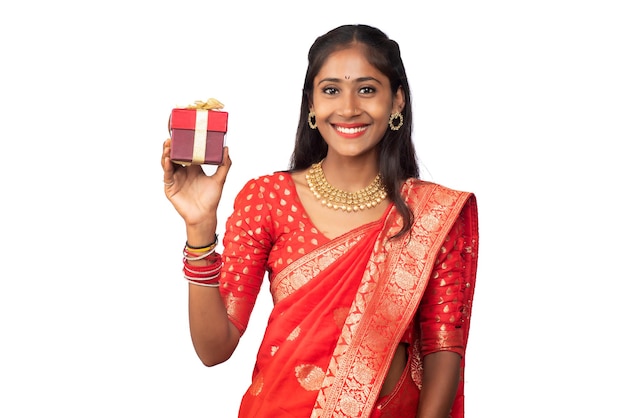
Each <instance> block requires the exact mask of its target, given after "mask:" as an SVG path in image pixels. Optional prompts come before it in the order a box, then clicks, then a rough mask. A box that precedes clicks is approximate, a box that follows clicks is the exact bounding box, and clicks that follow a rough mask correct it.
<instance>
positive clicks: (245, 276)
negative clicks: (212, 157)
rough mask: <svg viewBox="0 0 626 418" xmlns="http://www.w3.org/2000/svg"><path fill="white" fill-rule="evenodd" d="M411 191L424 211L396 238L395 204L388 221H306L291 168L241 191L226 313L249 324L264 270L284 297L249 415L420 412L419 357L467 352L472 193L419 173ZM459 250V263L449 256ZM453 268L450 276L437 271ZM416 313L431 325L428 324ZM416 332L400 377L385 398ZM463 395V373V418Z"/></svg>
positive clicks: (228, 250)
mask: <svg viewBox="0 0 626 418" xmlns="http://www.w3.org/2000/svg"><path fill="white" fill-rule="evenodd" d="M403 194H404V196H405V197H406V200H407V202H408V203H409V206H410V207H411V208H412V210H413V211H414V213H415V223H414V225H413V227H412V228H411V233H410V234H405V235H404V236H402V237H400V238H398V239H390V237H392V236H393V235H394V234H395V233H397V232H398V230H399V229H400V227H401V224H402V220H401V218H400V216H399V215H398V214H397V212H396V210H395V208H394V207H393V206H390V207H389V209H388V210H387V211H386V213H385V216H384V217H383V218H382V219H380V220H379V221H377V222H373V223H370V224H367V225H364V226H362V227H360V228H357V229H355V230H353V231H350V232H348V233H346V234H344V235H343V236H341V237H338V238H336V239H333V240H328V239H327V238H326V237H324V236H323V235H322V234H320V233H319V232H318V231H317V230H316V228H315V226H314V225H312V224H311V222H310V221H309V220H308V217H307V216H306V213H305V212H304V210H303V209H302V207H301V205H300V203H299V201H298V199H297V194H296V192H295V186H294V185H293V182H292V180H291V177H290V176H289V175H288V174H286V173H277V174H274V175H272V176H266V177H262V178H260V179H256V180H253V181H251V182H249V183H248V184H247V185H246V187H244V189H243V190H242V192H241V193H240V194H239V195H238V197H237V199H236V202H235V212H234V214H233V216H232V217H231V218H230V219H229V221H228V223H227V230H226V234H225V237H224V243H225V248H224V254H223V255H224V260H225V269H224V272H223V275H222V288H221V291H222V294H223V297H224V300H225V302H226V304H227V308H228V312H229V316H230V318H231V320H232V321H233V323H234V324H235V325H236V326H237V327H238V328H239V330H240V331H241V332H242V333H243V332H244V330H245V327H246V326H247V323H248V319H249V316H250V313H251V311H252V306H253V304H254V301H255V299H256V295H257V294H258V291H259V288H260V284H261V280H262V278H263V276H264V274H265V271H266V270H267V271H268V272H269V278H270V290H271V292H272V296H273V299H274V303H275V306H274V310H273V311H272V313H271V315H270V318H269V321H268V327H267V330H266V334H265V336H264V338H263V341H262V343H261V346H260V348H259V353H258V356H257V362H256V365H255V369H254V371H253V375H252V383H251V385H250V387H249V389H248V391H247V392H246V393H245V395H244V397H243V400H242V403H241V408H240V415H239V416H240V417H273V418H275V417H383V416H411V414H413V416H414V414H415V406H416V405H417V397H418V396H419V385H420V383H421V374H420V373H421V370H420V366H421V358H422V356H423V355H424V354H428V352H434V351H437V350H452V351H456V352H459V353H460V354H461V355H463V353H464V347H465V344H466V342H467V332H468V330H469V318H470V313H471V299H472V294H473V287H474V286H473V285H474V279H475V272H476V254H477V244H478V234H477V232H478V231H477V217H476V203H475V199H474V197H473V195H472V194H470V193H464V192H458V191H454V190H450V189H446V188H443V187H441V186H438V185H435V184H431V183H425V182H421V181H418V180H409V181H407V183H406V184H405V187H404V189H403ZM460 219H462V220H463V222H457V221H458V220H460ZM455 225H456V226H455ZM453 226H455V228H453ZM454 230H456V232H458V233H457V234H456V235H454V238H453V239H452V240H451V241H452V242H451V244H450V245H448V246H446V245H445V243H446V238H448V237H449V236H450V233H451V231H454ZM448 239H449V238H448ZM455 248H456V249H457V250H458V251H457V253H458V254H461V252H463V253H464V255H463V257H464V258H463V261H462V262H460V261H459V260H457V259H454V258H452V259H451V258H449V256H450V255H451V254H450V255H447V256H444V255H445V254H444V253H445V252H447V251H451V250H453V249H455ZM442 254H444V255H442ZM442 260H443V261H442ZM454 260H456V261H454ZM446 261H452V264H455V265H456V267H457V268H456V271H457V272H458V274H454V275H452V274H451V271H453V270H455V268H454V266H446ZM435 267H437V271H436V272H435V273H434V272H433V270H435ZM446 269H447V270H446ZM444 271H447V273H446V274H447V276H446V278H444V277H441V278H438V277H436V275H437V274H439V273H440V272H441V273H443V272H444ZM431 278H432V279H431ZM444 282H446V285H445V286H444V284H443V283H444ZM448 282H451V284H450V285H449V283H448ZM429 283H430V284H431V285H429ZM450 286H452V287H450ZM431 288H432V289H431ZM427 289H431V290H429V291H427ZM446 293H448V295H446ZM422 299H424V301H425V307H421V306H420V301H422ZM448 299H450V300H448ZM429 300H430V301H432V302H431V303H427V302H428V301H429ZM422 311H423V312H422ZM416 315H418V316H419V317H420V318H421V317H422V315H423V317H424V318H429V322H428V324H426V325H424V324H422V326H421V327H420V326H419V325H420V324H421V320H420V321H414V318H416ZM442 319H443V323H442V322H441V321H442ZM414 324H417V325H418V326H416V327H415V328H414V327H413V325H414ZM407 330H409V331H407ZM407 335H410V336H411V341H410V342H411V343H412V347H411V349H410V353H411V358H410V359H409V364H408V365H407V369H406V371H405V374H404V375H403V379H402V380H401V383H400V384H398V388H397V390H396V392H395V393H394V394H392V395H391V396H389V397H385V398H380V397H379V392H380V389H381V387H382V384H383V382H384V380H385V377H386V375H387V370H388V368H389V365H390V363H391V359H392V357H393V354H394V353H395V350H396V347H397V346H398V344H399V343H400V342H401V341H403V338H406V336H407ZM402 383H404V384H402ZM394 395H395V396H394ZM462 396H463V387H462V383H461V384H460V385H459V392H458V395H457V400H456V401H455V405H454V408H453V412H452V416H453V417H454V418H460V417H462V416H463V398H462ZM407 397H410V398H411V402H406V401H407V399H406V398H407ZM407 409H411V410H410V411H409V410H407ZM398 414H400V415H398Z"/></svg>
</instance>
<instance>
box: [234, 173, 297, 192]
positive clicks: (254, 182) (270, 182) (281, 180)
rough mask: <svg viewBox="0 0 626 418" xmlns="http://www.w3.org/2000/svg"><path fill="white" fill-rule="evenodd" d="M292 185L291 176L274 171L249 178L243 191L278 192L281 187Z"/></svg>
mask: <svg viewBox="0 0 626 418" xmlns="http://www.w3.org/2000/svg"><path fill="white" fill-rule="evenodd" d="M292 184H293V182H292V180H291V174H290V173H289V172H288V171H275V172H273V173H269V174H263V175H261V176H257V177H254V178H251V179H250V180H248V181H247V182H246V184H245V185H244V187H243V189H244V190H245V189H258V190H261V191H265V190H268V187H269V189H270V190H271V189H274V190H279V189H280V188H283V187H291V185H292Z"/></svg>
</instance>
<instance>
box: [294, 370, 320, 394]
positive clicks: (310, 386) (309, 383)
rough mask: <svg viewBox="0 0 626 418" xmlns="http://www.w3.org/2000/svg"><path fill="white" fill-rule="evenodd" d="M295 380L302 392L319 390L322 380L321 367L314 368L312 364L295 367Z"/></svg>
mask: <svg viewBox="0 0 626 418" xmlns="http://www.w3.org/2000/svg"><path fill="white" fill-rule="evenodd" d="M295 373H296V379H297V380H298V383H300V386H302V387H303V388H304V390H309V391H312V390H319V389H320V387H322V381H323V380H324V376H326V373H324V370H322V368H321V367H319V366H315V365H313V364H302V365H300V366H297V367H296V370H295Z"/></svg>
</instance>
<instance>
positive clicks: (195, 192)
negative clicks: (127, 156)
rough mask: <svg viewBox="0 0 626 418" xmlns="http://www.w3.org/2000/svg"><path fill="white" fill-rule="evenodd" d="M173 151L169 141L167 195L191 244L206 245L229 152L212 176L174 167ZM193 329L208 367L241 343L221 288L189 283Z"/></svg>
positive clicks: (195, 343) (201, 262)
mask: <svg viewBox="0 0 626 418" xmlns="http://www.w3.org/2000/svg"><path fill="white" fill-rule="evenodd" d="M170 149H171V140H170V139H168V140H167V141H165V143H164V144H163V153H162V156H161V165H162V167H163V182H164V184H165V195H166V197H167V199H168V200H169V201H170V202H171V203H172V205H173V206H174V208H175V209H176V211H177V212H178V213H179V215H180V216H181V217H182V218H183V220H184V221H185V226H186V231H187V244H188V245H190V246H193V247H202V246H206V245H208V244H210V243H211V242H213V240H214V239H215V237H216V235H215V230H216V226H217V216H216V213H217V207H218V205H219V201H220V198H221V195H222V190H223V187H224V183H225V181H226V175H227V174H228V171H229V169H230V166H231V160H230V157H229V155H228V149H227V148H225V149H224V159H223V160H224V164H223V165H221V166H219V167H218V168H217V170H216V171H215V174H213V175H212V176H207V175H205V174H204V171H203V170H202V168H201V167H200V166H197V165H191V166H187V167H183V166H180V165H175V164H173V163H172V161H171V160H170ZM215 261H216V260H215V259H209V258H205V259H199V260H189V261H188V263H189V265H190V266H206V265H208V264H211V263H214V262H215ZM189 326H190V331H191V339H192V342H193V346H194V348H195V350H196V353H197V354H198V357H199V358H200V360H201V361H202V363H203V364H205V365H207V366H213V365H215V364H219V363H222V362H224V361H226V360H227V359H228V358H229V357H230V356H231V355H232V353H233V351H234V350H235V347H236V346H237V343H238V342H239V331H238V330H237V329H236V328H235V327H234V325H233V324H232V323H231V321H230V320H229V319H228V315H227V313H226V307H225V305H224V302H223V300H222V298H221V296H220V291H219V288H213V287H205V286H198V285H195V284H193V283H190V284H189Z"/></svg>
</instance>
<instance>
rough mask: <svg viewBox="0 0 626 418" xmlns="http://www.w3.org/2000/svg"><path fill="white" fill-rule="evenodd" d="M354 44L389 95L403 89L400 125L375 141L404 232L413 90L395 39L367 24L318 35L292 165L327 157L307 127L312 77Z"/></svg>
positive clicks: (408, 215)
mask: <svg viewBox="0 0 626 418" xmlns="http://www.w3.org/2000/svg"><path fill="white" fill-rule="evenodd" d="M354 44H362V45H363V46H365V48H366V51H367V60H368V61H369V63H370V64H372V65H373V66H374V67H376V68H377V69H378V70H379V71H380V72H382V73H383V74H384V75H385V76H387V78H388V79H389V82H390V84H391V94H392V95H395V94H396V92H397V91H398V88H402V90H403V91H404V96H405V106H404V109H403V110H402V116H403V118H404V124H403V125H402V127H401V128H400V129H399V130H397V131H393V130H391V129H387V131H386V132H385V135H384V136H383V139H382V140H381V141H380V142H379V144H378V151H379V161H378V165H379V171H380V174H381V176H382V178H383V183H384V185H385V188H386V190H387V193H388V195H389V199H390V200H391V201H392V202H393V203H394V204H395V205H396V208H397V210H398V212H399V213H400V215H401V216H402V219H403V221H404V222H403V227H402V230H401V231H400V232H399V233H398V234H397V235H402V234H404V233H405V232H406V231H408V230H409V228H410V225H411V223H412V221H413V213H412V212H411V211H410V209H409V208H408V206H407V205H406V203H405V202H404V199H402V196H401V194H400V191H401V188H402V184H403V183H404V181H405V180H407V179H408V178H419V166H418V162H417V155H416V153H415V147H414V145H413V141H412V129H413V117H412V111H411V90H410V89H409V82H408V80H407V77H406V71H405V69H404V63H403V62H402V58H401V56H400V47H399V46H398V43H397V42H395V41H394V40H392V39H389V37H388V36H387V35H386V34H385V33H384V32H382V31H381V30H380V29H377V28H374V27H372V26H368V25H343V26H339V27H337V28H335V29H333V30H331V31H329V32H328V33H326V34H324V35H322V36H320V37H318V38H317V39H316V40H315V42H314V43H313V45H311V48H310V49H309V56H308V59H309V65H308V68H307V71H306V76H305V78H304V87H303V89H302V103H301V105H300V121H299V122H298V130H297V133H296V143H295V147H294V151H293V154H292V155H291V163H290V169H291V170H303V169H305V168H308V167H309V166H311V164H314V163H317V162H319V161H321V160H322V159H323V158H324V157H326V154H327V153H328V145H327V144H326V142H325V141H324V139H323V138H322V136H321V135H320V133H319V130H317V129H311V128H310V127H309V125H308V116H309V106H310V103H311V101H312V97H313V79H314V78H315V76H316V75H317V74H318V72H319V71H320V68H321V67H322V65H324V62H325V61H326V59H327V58H328V56H329V55H330V54H331V53H333V52H335V51H337V50H340V49H343V48H348V47H349V46H351V45H354Z"/></svg>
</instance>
